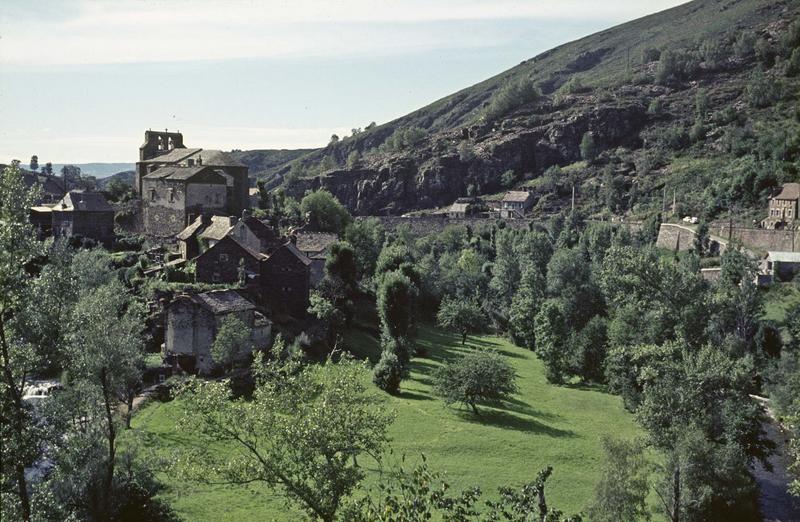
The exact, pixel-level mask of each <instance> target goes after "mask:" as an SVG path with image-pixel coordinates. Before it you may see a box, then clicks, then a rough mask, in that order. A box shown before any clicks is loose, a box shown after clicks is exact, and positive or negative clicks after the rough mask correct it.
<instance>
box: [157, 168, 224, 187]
mask: <svg viewBox="0 0 800 522" xmlns="http://www.w3.org/2000/svg"><path fill="white" fill-rule="evenodd" d="M206 170H210V171H212V172H214V174H215V175H217V176H219V180H218V182H219V183H225V177H224V176H223V175H222V174H219V173H217V172H216V171H215V170H213V168H212V167H211V166H210V165H200V166H195V167H185V166H183V165H170V166H166V167H161V168H160V169H158V170H155V171H153V172H151V173H150V174H147V175H145V176H144V179H170V180H176V181H186V180H188V179H190V178H192V177H194V176H196V175H197V174H200V173H201V172H205V171H206Z"/></svg>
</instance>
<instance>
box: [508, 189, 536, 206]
mask: <svg viewBox="0 0 800 522" xmlns="http://www.w3.org/2000/svg"><path fill="white" fill-rule="evenodd" d="M529 197H531V194H530V192H526V191H524V190H510V191H508V192H506V195H505V196H503V201H509V202H517V203H524V202H526V201H527V200H528V198H529Z"/></svg>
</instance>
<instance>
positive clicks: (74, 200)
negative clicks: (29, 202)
mask: <svg viewBox="0 0 800 522" xmlns="http://www.w3.org/2000/svg"><path fill="white" fill-rule="evenodd" d="M36 208H38V209H39V210H40V211H43V210H44V208H46V207H36ZM50 214H51V215H52V226H51V229H52V234H53V235H54V236H62V237H77V236H80V237H85V238H91V239H94V240H95V241H99V242H101V243H110V242H111V241H113V240H114V209H113V208H112V207H111V205H109V204H108V202H107V201H106V198H105V197H103V195H102V194H100V193H99V192H84V191H80V190H72V191H70V192H67V194H66V195H65V196H64V197H63V198H62V199H61V201H59V202H58V203H56V204H55V205H54V206H53V207H52V208H51V209H50Z"/></svg>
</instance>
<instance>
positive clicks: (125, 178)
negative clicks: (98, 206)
mask: <svg viewBox="0 0 800 522" xmlns="http://www.w3.org/2000/svg"><path fill="white" fill-rule="evenodd" d="M135 176H136V171H134V170H126V171H123V172H117V173H116V174H112V175H110V176H107V177H105V178H101V179H98V180H97V185H98V188H100V189H101V190H105V188H106V186H107V185H108V184H109V183H111V181H112V180H115V179H119V180H121V181H122V182H123V183H125V184H126V185H130V186H133V182H134V179H135Z"/></svg>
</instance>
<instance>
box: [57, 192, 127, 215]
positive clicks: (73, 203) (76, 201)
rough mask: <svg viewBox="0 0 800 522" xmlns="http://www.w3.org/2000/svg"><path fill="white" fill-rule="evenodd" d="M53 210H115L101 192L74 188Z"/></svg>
mask: <svg viewBox="0 0 800 522" xmlns="http://www.w3.org/2000/svg"><path fill="white" fill-rule="evenodd" d="M53 210H57V211H61V212H73V211H76V210H77V211H81V212H114V209H113V208H112V207H111V205H109V204H108V201H106V198H105V197H104V196H103V195H102V194H101V193H99V192H83V191H80V190H72V191H70V192H67V194H66V195H65V196H64V197H63V198H61V201H59V202H58V203H56V205H55V206H54V207H53Z"/></svg>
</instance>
